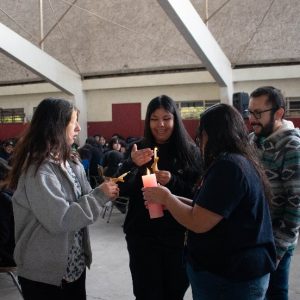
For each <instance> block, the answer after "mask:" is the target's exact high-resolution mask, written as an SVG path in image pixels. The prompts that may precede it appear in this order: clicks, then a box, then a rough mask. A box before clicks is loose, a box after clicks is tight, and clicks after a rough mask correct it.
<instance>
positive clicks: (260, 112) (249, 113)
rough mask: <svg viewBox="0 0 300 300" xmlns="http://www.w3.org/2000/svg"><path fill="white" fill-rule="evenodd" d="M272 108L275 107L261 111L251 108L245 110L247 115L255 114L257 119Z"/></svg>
mask: <svg viewBox="0 0 300 300" xmlns="http://www.w3.org/2000/svg"><path fill="white" fill-rule="evenodd" d="M272 110H275V108H274V107H272V108H270V109H266V110H261V111H251V110H249V109H246V110H245V111H244V112H245V115H246V116H247V117H249V116H250V115H253V116H254V118H255V119H256V120H259V119H260V118H261V114H263V113H265V112H267V111H272Z"/></svg>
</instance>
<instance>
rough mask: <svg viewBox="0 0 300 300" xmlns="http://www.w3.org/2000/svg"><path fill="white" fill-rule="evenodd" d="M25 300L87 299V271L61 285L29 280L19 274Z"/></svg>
mask: <svg viewBox="0 0 300 300" xmlns="http://www.w3.org/2000/svg"><path fill="white" fill-rule="evenodd" d="M19 282H20V285H21V288H22V292H23V296H24V300H86V291H85V271H84V272H83V273H82V274H81V276H80V277H79V278H78V279H77V280H75V281H73V282H70V283H67V282H65V281H63V282H62V284H61V286H56V285H51V284H47V283H42V282H38V281H33V280H29V279H26V278H23V277H20V276H19Z"/></svg>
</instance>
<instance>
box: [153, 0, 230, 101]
mask: <svg viewBox="0 0 300 300" xmlns="http://www.w3.org/2000/svg"><path fill="white" fill-rule="evenodd" d="M157 1H158V3H159V4H160V5H161V7H162V8H163V9H164V11H165V12H166V14H167V15H168V16H169V17H170V19H171V20H172V21H173V23H174V24H175V26H176V27H177V29H178V30H179V31H180V32H181V34H182V35H183V37H184V38H185V40H186V41H187V43H188V44H189V45H190V46H191V48H192V49H193V50H194V52H195V53H196V54H197V56H198V57H199V58H200V59H201V62H202V63H203V65H204V66H205V67H206V69H207V70H208V71H209V72H210V73H211V75H212V77H213V78H214V79H215V80H216V82H217V84H218V85H219V86H220V87H221V89H220V97H221V101H222V102H226V103H229V104H232V93H233V82H232V68H231V63H230V61H229V60H228V58H227V57H226V55H225V54H224V52H223V51H222V49H221V47H220V46H219V44H218V43H217V41H216V40H215V39H214V37H213V36H212V34H211V32H210V31H209V30H208V28H207V27H206V25H205V24H204V22H203V21H202V19H201V18H200V16H199V14H198V13H197V11H196V10H195V8H194V7H193V5H192V4H191V2H190V1H189V0H157Z"/></svg>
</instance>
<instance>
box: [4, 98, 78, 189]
mask: <svg viewBox="0 0 300 300" xmlns="http://www.w3.org/2000/svg"><path fill="white" fill-rule="evenodd" d="M74 110H75V111H77V109H76V108H75V107H74V106H73V104H72V103H71V102H69V101H66V100H63V99H57V98H47V99H44V100H42V101H41V102H40V104H39V105H38V107H37V108H36V110H35V112H34V114H33V117H32V120H31V123H30V125H29V126H28V128H27V130H26V131H25V133H24V135H23V137H21V138H20V140H19V141H18V143H17V145H16V148H15V151H14V154H13V158H12V162H13V165H12V170H11V172H10V175H9V179H8V181H9V186H10V187H11V188H16V187H17V184H18V181H19V178H20V176H21V174H22V172H27V170H28V168H29V166H30V165H32V164H35V165H36V170H35V172H36V171H37V169H38V168H39V167H40V165H41V164H42V163H43V161H44V160H45V159H46V158H49V157H50V156H51V157H52V158H53V159H55V160H56V161H57V162H65V161H66V160H67V159H68V158H69V157H70V156H71V147H70V145H68V143H67V140H66V127H67V125H68V124H69V122H70V120H71V116H72V113H73V111H74Z"/></svg>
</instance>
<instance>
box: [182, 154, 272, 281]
mask: <svg viewBox="0 0 300 300" xmlns="http://www.w3.org/2000/svg"><path fill="white" fill-rule="evenodd" d="M194 204H197V205H199V206H201V207H203V208H206V209H208V210H210V211H212V212H214V213H217V214H219V215H221V216H223V219H222V221H221V222H220V223H218V224H217V225H216V226H215V227H214V228H212V229H211V230H209V231H208V232H206V233H202V234H196V233H194V232H192V231H189V233H188V242H187V250H188V252H187V259H188V261H189V262H190V263H191V265H192V266H193V268H194V269H195V270H206V271H209V272H212V273H215V274H218V275H221V276H224V277H226V278H232V279H237V280H248V279H251V278H255V277H260V276H262V275H264V274H267V273H269V272H271V271H273V270H274V267H275V262H276V254H275V246H274V239H273V233H272V225H271V219H270V213H269V208H268V203H267V200H266V198H265V195H264V189H263V185H262V182H261V180H260V178H259V176H258V174H257V172H256V170H255V168H254V167H253V165H252V163H251V162H249V161H248V160H247V159H246V158H244V157H243V156H241V155H238V154H221V155H220V156H219V157H218V159H217V160H216V161H215V162H214V163H213V165H212V166H211V167H210V169H209V170H208V172H207V173H206V175H205V177H204V179H203V182H202V186H201V187H200V189H199V190H198V192H197V193H196V195H195V197H194Z"/></svg>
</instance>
